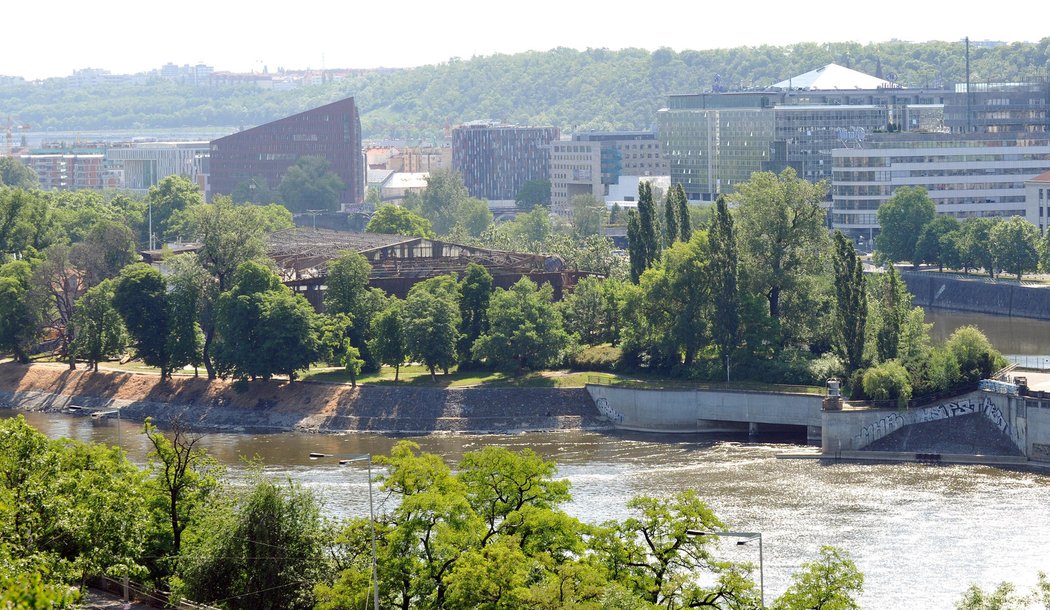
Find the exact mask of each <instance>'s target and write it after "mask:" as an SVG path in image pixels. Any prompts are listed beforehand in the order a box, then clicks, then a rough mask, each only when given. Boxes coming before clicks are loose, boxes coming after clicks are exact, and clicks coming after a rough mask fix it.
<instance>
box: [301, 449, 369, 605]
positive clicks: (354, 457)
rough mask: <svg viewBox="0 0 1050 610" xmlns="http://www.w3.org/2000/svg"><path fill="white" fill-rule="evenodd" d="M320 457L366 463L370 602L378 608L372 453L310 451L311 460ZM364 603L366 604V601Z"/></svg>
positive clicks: (341, 461) (341, 464)
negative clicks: (370, 564) (370, 569)
mask: <svg viewBox="0 0 1050 610" xmlns="http://www.w3.org/2000/svg"><path fill="white" fill-rule="evenodd" d="M321 458H338V459H339V465H340V466H345V465H347V464H349V463H351V462H365V463H366V464H368V516H369V524H370V525H371V526H372V604H373V608H374V610H379V559H378V554H377V553H376V513H375V505H374V504H373V502H372V454H370V453H351V454H347V455H331V454H328V453H315V452H311V453H310V459H311V460H319V459H321ZM365 605H366V606H367V602H366V604H365Z"/></svg>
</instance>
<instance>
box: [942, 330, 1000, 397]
mask: <svg viewBox="0 0 1050 610" xmlns="http://www.w3.org/2000/svg"><path fill="white" fill-rule="evenodd" d="M944 347H945V349H947V350H948V351H949V352H951V354H952V355H953V356H954V357H955V361H956V362H958V363H959V372H960V375H961V380H962V381H963V382H967V383H972V382H975V381H979V380H981V379H988V378H989V377H991V376H992V373H993V372H995V371H996V370H998V369H1000V368H1002V367H1004V366H1006V359H1005V358H1003V356H1002V354H1000V353H999V352H998V351H997V350H996V349H995V348H994V347H992V343H991V342H990V341H988V337H986V336H985V335H984V333H982V332H981V330H980V329H979V328H977V327H976V326H962V327H959V328H957V329H955V332H953V333H952V334H951V336H949V337H948V341H947V342H946V343H945V345H944Z"/></svg>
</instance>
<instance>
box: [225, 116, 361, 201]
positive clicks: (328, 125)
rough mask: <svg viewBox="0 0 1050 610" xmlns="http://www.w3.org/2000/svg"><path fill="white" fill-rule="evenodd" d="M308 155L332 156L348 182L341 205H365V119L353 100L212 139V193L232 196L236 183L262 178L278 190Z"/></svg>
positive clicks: (333, 164) (333, 167) (334, 167)
mask: <svg viewBox="0 0 1050 610" xmlns="http://www.w3.org/2000/svg"><path fill="white" fill-rule="evenodd" d="M305 156H318V157H324V158H325V159H327V160H328V163H329V165H330V167H329V169H330V170H331V171H333V172H335V173H336V174H338V175H339V177H340V178H341V179H342V180H343V182H344V183H345V184H346V190H345V191H344V192H343V193H342V196H341V197H340V202H341V203H361V201H362V200H363V199H364V192H365V165H364V153H363V151H362V149H361V118H360V117H359V116H358V113H357V105H356V104H355V103H354V98H352V97H348V98H346V99H344V100H339V101H338V102H332V103H331V104H327V105H325V106H320V107H318V108H314V109H312V110H307V111H306V112H301V113H299V114H295V115H292V116H290V117H285V118H283V119H278V120H276V121H273V122H271V123H266V124H263V125H259V126H258V127H253V128H251V129H246V130H244V131H241V132H238V133H235V134H232V135H228V136H226V137H224V138H219V139H218V140H214V141H212V142H211V159H210V164H211V168H210V169H211V171H210V182H211V192H212V193H213V194H215V193H217V194H222V195H229V194H231V193H232V192H233V190H234V189H235V188H236V187H237V185H238V184H240V183H242V182H245V181H247V180H250V179H255V180H258V179H259V178H262V179H264V180H266V186H268V187H269V188H271V189H276V188H277V187H278V186H279V185H280V183H281V178H282V177H284V174H285V172H287V171H288V168H289V167H291V166H292V165H294V164H295V162H296V161H298V160H299V158H300V157H305ZM260 186H262V185H260Z"/></svg>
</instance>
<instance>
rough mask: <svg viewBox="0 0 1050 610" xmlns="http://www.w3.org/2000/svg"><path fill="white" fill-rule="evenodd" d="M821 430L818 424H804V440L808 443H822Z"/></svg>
mask: <svg viewBox="0 0 1050 610" xmlns="http://www.w3.org/2000/svg"><path fill="white" fill-rule="evenodd" d="M823 431H824V429H823V428H821V427H820V426H806V442H807V443H808V444H810V445H820V444H822V442H823V440H822V439H823Z"/></svg>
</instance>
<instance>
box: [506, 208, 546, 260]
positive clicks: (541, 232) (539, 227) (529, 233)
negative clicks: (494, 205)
mask: <svg viewBox="0 0 1050 610" xmlns="http://www.w3.org/2000/svg"><path fill="white" fill-rule="evenodd" d="M505 226H506V227H507V231H508V232H509V233H510V234H511V235H512V236H514V237H516V238H517V239H519V240H520V241H521V242H522V243H523V244H524V247H525V248H527V249H530V250H536V249H538V248H540V247H542V245H543V244H545V243H546V242H547V239H548V238H550V236H551V232H552V230H553V229H552V228H551V215H550V211H549V210H547V208H545V207H542V206H539V207H536V208H533V210H532V211H531V212H523V213H520V214H518V216H517V218H515V219H514V220H512V221H510V222H508V223H505Z"/></svg>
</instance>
